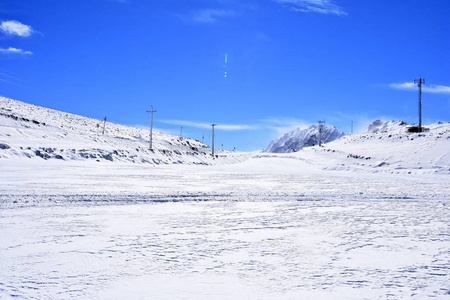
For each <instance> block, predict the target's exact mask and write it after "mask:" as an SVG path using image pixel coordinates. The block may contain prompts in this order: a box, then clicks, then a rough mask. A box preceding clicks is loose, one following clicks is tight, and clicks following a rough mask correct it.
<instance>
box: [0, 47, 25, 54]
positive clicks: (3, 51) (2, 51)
mask: <svg viewBox="0 0 450 300" xmlns="http://www.w3.org/2000/svg"><path fill="white" fill-rule="evenodd" d="M0 54H14V55H32V54H33V52H31V51H25V50H22V49H17V48H13V47H9V48H8V49H4V48H0Z"/></svg>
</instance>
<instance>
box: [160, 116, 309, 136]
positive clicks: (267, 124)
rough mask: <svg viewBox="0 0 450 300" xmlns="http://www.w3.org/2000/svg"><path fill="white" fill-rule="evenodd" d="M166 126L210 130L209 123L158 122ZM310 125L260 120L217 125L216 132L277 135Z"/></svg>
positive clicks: (303, 122) (297, 122)
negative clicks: (252, 132)
mask: <svg viewBox="0 0 450 300" xmlns="http://www.w3.org/2000/svg"><path fill="white" fill-rule="evenodd" d="M160 122H163V123H166V124H171V125H177V126H187V127H188V126H191V127H196V128H211V123H200V122H192V121H185V120H163V121H160ZM309 125H310V124H309V123H307V122H305V121H302V120H298V119H294V118H268V119H264V120H260V121H259V122H257V124H251V125H248V124H247V125H242V124H218V125H217V127H216V128H217V129H218V130H228V131H233V130H260V129H269V130H272V131H275V132H276V133H277V134H284V133H286V132H289V131H291V130H294V129H296V128H298V127H307V126H309Z"/></svg>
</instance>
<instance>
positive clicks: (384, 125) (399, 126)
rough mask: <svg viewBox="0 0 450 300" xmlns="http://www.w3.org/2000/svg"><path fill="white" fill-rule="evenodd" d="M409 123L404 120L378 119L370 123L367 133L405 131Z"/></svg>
mask: <svg viewBox="0 0 450 300" xmlns="http://www.w3.org/2000/svg"><path fill="white" fill-rule="evenodd" d="M407 125H408V124H406V123H405V122H403V121H395V120H394V121H382V120H376V121H374V122H373V123H372V124H370V125H369V127H368V128H367V130H366V131H364V133H365V134H370V133H404V132H406V130H407Z"/></svg>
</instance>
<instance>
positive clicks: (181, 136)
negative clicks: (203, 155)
mask: <svg viewBox="0 0 450 300" xmlns="http://www.w3.org/2000/svg"><path fill="white" fill-rule="evenodd" d="M180 138H183V126H181V131H180Z"/></svg>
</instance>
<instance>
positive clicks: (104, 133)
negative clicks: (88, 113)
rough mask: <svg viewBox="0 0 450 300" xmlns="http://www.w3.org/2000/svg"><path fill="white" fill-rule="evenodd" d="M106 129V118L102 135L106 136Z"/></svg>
mask: <svg viewBox="0 0 450 300" xmlns="http://www.w3.org/2000/svg"><path fill="white" fill-rule="evenodd" d="M105 127H106V117H105V120H104V121H103V133H102V135H105Z"/></svg>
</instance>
